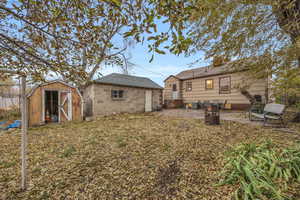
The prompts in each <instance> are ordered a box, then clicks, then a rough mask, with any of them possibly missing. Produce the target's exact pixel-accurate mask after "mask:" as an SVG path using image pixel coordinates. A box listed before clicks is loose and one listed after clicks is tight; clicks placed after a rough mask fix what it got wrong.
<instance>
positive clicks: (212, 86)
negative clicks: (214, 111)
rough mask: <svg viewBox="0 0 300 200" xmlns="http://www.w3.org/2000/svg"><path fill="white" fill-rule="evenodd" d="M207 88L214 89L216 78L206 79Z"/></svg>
mask: <svg viewBox="0 0 300 200" xmlns="http://www.w3.org/2000/svg"><path fill="white" fill-rule="evenodd" d="M205 89H206V90H211V89H214V80H213V79H207V80H205Z"/></svg>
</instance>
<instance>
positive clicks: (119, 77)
mask: <svg viewBox="0 0 300 200" xmlns="http://www.w3.org/2000/svg"><path fill="white" fill-rule="evenodd" d="M94 82H95V83H103V84H111V85H120V86H129V87H139V88H151V89H162V87H161V86H160V85H158V84H157V83H155V82H154V81H152V80H151V79H149V78H146V77H139V76H131V75H125V74H118V73H112V74H109V75H107V76H103V77H101V78H99V79H97V80H95V81H94Z"/></svg>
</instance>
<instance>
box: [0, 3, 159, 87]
mask: <svg viewBox="0 0 300 200" xmlns="http://www.w3.org/2000/svg"><path fill="white" fill-rule="evenodd" d="M147 13H148V8H146V7H144V4H143V1H142V0H131V1H123V2H122V3H121V1H118V0H111V1H98V0H47V1H39V0H30V1H23V0H18V1H17V0H15V1H0V18H1V21H0V52H1V53H0V62H1V63H0V66H1V68H11V69H15V70H20V71H25V72H27V73H28V75H30V76H32V77H33V78H35V79H38V80H42V79H43V78H44V76H45V75H49V72H54V73H56V74H57V75H60V76H62V77H63V78H64V79H65V80H68V81H71V82H75V83H77V84H78V85H85V84H86V83H87V82H89V81H90V80H92V79H93V77H94V76H95V74H96V73H97V72H98V71H99V69H100V68H101V66H103V64H116V65H122V62H123V60H124V59H123V57H124V56H123V53H124V51H125V50H126V48H127V47H128V45H130V41H131V40H135V41H138V42H139V41H140V40H141V39H140V35H141V34H142V33H143V32H145V31H148V32H150V29H153V28H154V26H155V25H154V22H153V21H152V20H148V19H149V18H150V15H148V14H147ZM132 32H135V34H131V33H132Z"/></svg>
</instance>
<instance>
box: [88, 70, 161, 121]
mask: <svg viewBox="0 0 300 200" xmlns="http://www.w3.org/2000/svg"><path fill="white" fill-rule="evenodd" d="M162 89H163V88H162V87H161V86H159V85H158V84H156V83H155V82H153V81H152V80H150V79H149V78H144V77H138V76H131V75H124V74H118V73H113V74H109V75H107V76H104V77H101V78H99V79H97V80H95V81H93V82H92V83H91V84H89V85H88V86H87V87H86V89H85V90H84V95H83V98H84V101H85V109H84V110H85V116H97V115H110V114H114V113H135V112H151V111H154V110H158V109H160V108H161V106H162Z"/></svg>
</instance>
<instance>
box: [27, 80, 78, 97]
mask: <svg viewBox="0 0 300 200" xmlns="http://www.w3.org/2000/svg"><path fill="white" fill-rule="evenodd" d="M53 83H61V84H63V85H65V86H67V87H70V88H74V89H76V91H77V93H78V95H79V96H80V98H82V95H81V93H80V91H79V90H78V88H77V87H75V86H73V85H71V84H68V83H66V82H64V81H62V80H52V81H49V82H46V83H42V84H39V85H35V86H34V87H33V88H32V89H31V90H30V92H29V93H28V94H27V98H29V97H30V96H31V95H32V94H33V93H34V91H35V90H36V89H37V88H39V87H43V86H46V85H49V84H53Z"/></svg>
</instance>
